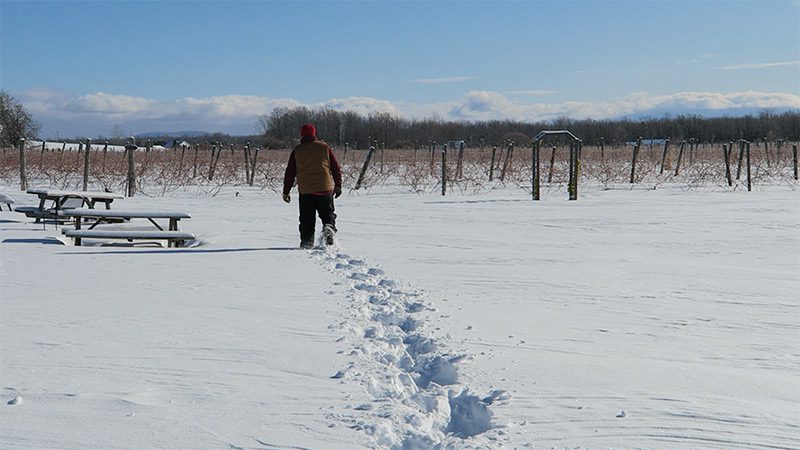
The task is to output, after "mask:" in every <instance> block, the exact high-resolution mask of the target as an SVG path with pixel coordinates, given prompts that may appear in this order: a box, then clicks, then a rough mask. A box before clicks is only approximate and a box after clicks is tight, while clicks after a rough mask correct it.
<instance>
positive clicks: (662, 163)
mask: <svg viewBox="0 0 800 450" xmlns="http://www.w3.org/2000/svg"><path fill="white" fill-rule="evenodd" d="M668 151H669V138H667V140H666V141H664V154H663V155H661V171H660V172H659V173H664V164H666V162H667V152H668Z"/></svg>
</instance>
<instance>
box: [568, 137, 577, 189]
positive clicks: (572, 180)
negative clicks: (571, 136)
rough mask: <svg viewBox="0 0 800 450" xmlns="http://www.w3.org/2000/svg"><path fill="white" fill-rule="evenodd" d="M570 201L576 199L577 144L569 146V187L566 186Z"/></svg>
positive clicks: (573, 142)
mask: <svg viewBox="0 0 800 450" xmlns="http://www.w3.org/2000/svg"><path fill="white" fill-rule="evenodd" d="M567 192H568V193H569V199H570V200H577V199H578V143H577V142H575V141H572V142H570V144H569V185H568V186H567Z"/></svg>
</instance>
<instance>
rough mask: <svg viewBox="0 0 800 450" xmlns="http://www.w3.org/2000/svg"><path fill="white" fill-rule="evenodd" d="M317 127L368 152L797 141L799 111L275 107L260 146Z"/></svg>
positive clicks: (283, 142) (292, 139) (263, 123)
mask: <svg viewBox="0 0 800 450" xmlns="http://www.w3.org/2000/svg"><path fill="white" fill-rule="evenodd" d="M307 122H312V123H314V124H315V125H316V127H317V130H318V135H319V137H320V138H321V139H323V140H325V141H327V142H329V143H331V144H334V145H336V146H339V147H343V146H349V147H351V148H361V149H363V148H368V147H369V145H371V144H374V143H375V142H377V144H378V146H379V147H384V146H385V147H386V148H424V147H427V146H429V145H431V143H432V142H436V143H437V144H442V143H446V142H448V141H454V140H464V141H466V145H467V146H470V147H478V146H480V145H481V143H483V145H486V146H494V145H500V144H502V143H503V142H508V141H513V142H514V143H515V144H517V145H528V144H530V140H531V138H532V137H533V136H535V135H536V133H538V132H539V131H541V130H554V129H566V130H570V131H572V132H573V133H574V134H575V135H577V136H578V137H580V138H581V139H582V140H583V141H584V143H586V144H595V143H598V142H600V141H601V139H602V140H603V141H604V142H605V143H606V144H607V145H614V144H621V143H625V142H630V141H634V140H636V139H637V138H638V137H643V138H645V139H664V138H669V139H671V140H673V141H676V140H684V139H686V140H688V139H692V138H693V139H696V140H697V141H699V142H709V143H712V142H726V141H735V140H738V139H746V140H748V141H762V140H764V139H767V140H770V141H774V140H779V139H785V140H790V141H797V140H800V111H788V112H783V113H775V112H773V111H771V110H763V111H761V112H760V113H759V114H758V115H756V116H753V115H747V116H743V117H714V118H705V117H702V116H699V115H677V116H670V115H665V116H662V117H645V118H641V119H636V120H634V119H627V118H623V119H616V120H612V119H604V120H594V119H583V120H576V119H570V118H567V117H563V118H558V119H556V120H552V121H540V122H521V121H513V120H492V121H484V122H465V121H447V120H439V119H422V120H420V119H403V118H399V117H396V116H393V115H391V114H388V113H374V114H369V115H367V116H363V115H359V114H357V113H355V112H352V111H347V112H339V111H335V110H332V109H330V108H318V109H309V108H306V107H302V106H301V107H296V108H276V109H274V110H273V111H272V112H271V113H269V114H266V115H264V116H262V117H261V118H260V119H259V121H258V124H257V127H258V129H259V130H260V131H261V132H262V136H261V138H262V139H263V142H262V144H264V145H265V146H268V147H270V148H286V147H291V146H292V145H294V143H296V142H297V139H298V138H299V136H298V133H299V130H300V127H301V126H302V125H303V124H304V123H307Z"/></svg>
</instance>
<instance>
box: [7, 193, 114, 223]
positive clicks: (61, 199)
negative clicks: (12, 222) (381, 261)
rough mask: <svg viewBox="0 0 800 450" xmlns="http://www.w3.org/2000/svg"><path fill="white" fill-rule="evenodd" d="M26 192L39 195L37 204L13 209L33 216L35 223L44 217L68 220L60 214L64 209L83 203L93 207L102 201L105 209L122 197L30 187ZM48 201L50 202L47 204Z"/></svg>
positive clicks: (111, 194)
mask: <svg viewBox="0 0 800 450" xmlns="http://www.w3.org/2000/svg"><path fill="white" fill-rule="evenodd" d="M27 193H28V194H34V195H36V196H38V197H39V206H18V207H17V208H15V209H14V210H15V211H17V212H20V213H23V214H25V216H27V217H33V218H35V219H36V222H37V223H39V222H40V221H43V220H46V219H51V220H55V221H56V222H64V221H66V220H68V218H65V217H64V215H63V214H62V213H63V212H64V211H66V210H68V209H74V208H80V207H82V206H84V205H85V206H86V207H88V208H94V207H95V206H96V205H97V204H98V203H102V204H104V205H105V207H106V208H105V209H111V203H112V202H113V201H114V200H115V199H119V198H123V196H122V195H121V194H117V193H114V192H91V191H65V190H60V189H50V188H32V189H28V190H27ZM48 202H52V204H51V205H50V206H48V205H47V203H48Z"/></svg>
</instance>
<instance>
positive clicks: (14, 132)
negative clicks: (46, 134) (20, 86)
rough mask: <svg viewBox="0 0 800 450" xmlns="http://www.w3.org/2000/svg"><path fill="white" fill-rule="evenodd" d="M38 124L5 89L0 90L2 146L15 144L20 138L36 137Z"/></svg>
mask: <svg viewBox="0 0 800 450" xmlns="http://www.w3.org/2000/svg"><path fill="white" fill-rule="evenodd" d="M40 128H41V127H40V125H39V123H38V122H36V121H35V120H33V116H31V115H30V113H28V111H26V110H25V108H23V107H22V105H21V104H20V103H19V102H17V101H16V99H14V97H12V96H11V95H9V94H8V93H7V92H6V91H0V140H1V141H2V145H3V146H7V145H15V143H16V142H17V141H19V140H20V139H21V138H25V139H30V138H36V137H37V135H38V134H39V129H40Z"/></svg>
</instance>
